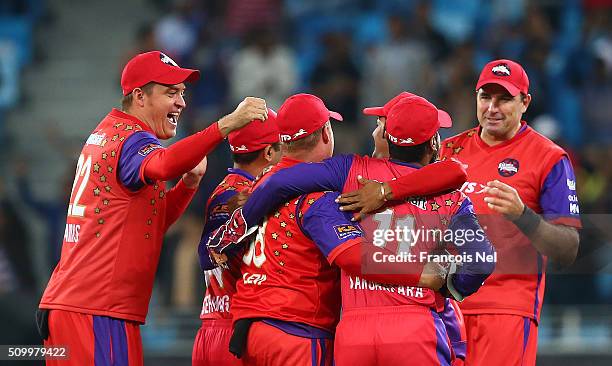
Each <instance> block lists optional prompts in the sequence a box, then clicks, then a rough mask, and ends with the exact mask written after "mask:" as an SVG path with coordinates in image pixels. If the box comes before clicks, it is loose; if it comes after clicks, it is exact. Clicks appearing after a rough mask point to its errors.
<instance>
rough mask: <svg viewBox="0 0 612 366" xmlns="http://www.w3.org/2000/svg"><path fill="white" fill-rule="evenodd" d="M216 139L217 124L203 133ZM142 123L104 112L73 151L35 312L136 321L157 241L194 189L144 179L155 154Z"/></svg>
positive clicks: (155, 144)
mask: <svg viewBox="0 0 612 366" xmlns="http://www.w3.org/2000/svg"><path fill="white" fill-rule="evenodd" d="M206 133H207V134H210V137H211V138H213V139H215V141H221V138H222V137H221V134H220V133H219V131H218V127H217V126H216V124H215V125H212V126H211V127H209V128H208V129H207V130H206ZM161 148H162V147H161V145H160V143H159V141H158V140H157V139H156V138H155V137H154V135H153V131H152V130H151V129H150V128H149V127H148V125H147V124H146V123H143V122H142V121H139V120H138V119H137V118H135V117H134V116H131V115H128V114H126V113H123V112H120V111H118V110H116V109H115V110H113V111H111V112H110V113H109V114H108V115H107V116H106V117H105V118H104V119H103V120H102V121H101V122H100V124H99V125H98V126H97V127H96V128H95V129H94V130H93V132H92V133H91V135H90V136H89V138H88V139H87V141H86V142H85V145H84V147H83V149H82V151H81V155H80V157H79V160H78V163H77V170H76V176H75V180H74V185H73V190H72V194H71V197H70V203H69V206H68V215H67V218H66V230H65V234H64V241H63V244H62V254H61V259H60V262H59V263H58V265H57V266H56V268H55V270H54V271H53V274H52V275H51V279H50V280H49V284H48V285H47V288H46V290H45V292H44V294H43V297H42V299H41V302H40V307H41V308H46V309H62V310H67V311H73V312H79V313H85V314H93V315H104V316H109V317H114V318H119V319H126V320H133V321H137V322H141V323H144V321H145V317H146V314H147V310H148V304H149V300H150V298H151V292H152V290H153V280H154V277H155V272H156V269H157V264H158V261H159V254H160V251H161V244H162V238H163V235H164V233H165V232H166V230H167V228H168V226H170V225H171V224H172V223H173V222H174V221H175V220H176V219H177V218H178V217H179V216H180V214H181V213H182V212H183V210H184V209H185V207H186V206H187V204H188V203H189V201H190V200H191V198H192V197H193V195H194V194H195V190H194V189H189V188H187V187H186V186H185V185H184V184H183V182H182V180H181V181H179V183H177V185H176V186H175V187H174V188H172V189H171V190H170V191H166V189H165V182H163V181H148V180H147V179H145V177H144V173H143V172H144V166H145V165H146V163H147V161H148V159H150V158H151V157H153V156H155V154H156V151H160V150H161Z"/></svg>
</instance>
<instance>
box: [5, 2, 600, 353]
mask: <svg viewBox="0 0 612 366" xmlns="http://www.w3.org/2000/svg"><path fill="white" fill-rule="evenodd" d="M611 15H612V1H610V0H582V1H581V0H564V1H562V0H557V1H555V0H535V1H527V0H511V1H508V0H490V1H486V0H462V1H455V0H432V1H420V0H376V1H374V0H353V1H350V0H309V1H303V0H284V1H281V0H227V1H219V0H217V1H214V0H207V1H204V0H201V1H197V0H133V1H121V0H107V1H104V2H98V1H94V0H82V1H77V0H1V1H0V142H1V143H2V148H3V151H2V154H1V157H0V168H1V169H2V171H3V174H2V176H0V318H3V319H4V320H3V321H2V323H3V326H2V331H1V332H0V344H18V343H24V344H26V343H36V342H37V340H36V337H35V335H33V332H34V329H33V328H32V326H33V309H34V308H35V306H36V304H37V301H38V300H39V297H40V294H41V293H42V289H43V288H44V286H45V285H46V282H47V280H48V277H49V274H50V272H51V271H52V269H53V267H54V266H55V263H56V262H57V260H58V257H59V250H60V249H59V247H60V245H61V239H62V235H63V230H64V223H65V222H64V221H65V211H66V206H67V203H66V202H67V199H68V195H69V192H70V190H71V186H72V179H73V174H74V164H75V161H76V158H77V157H78V154H79V151H80V148H81V145H82V143H83V141H84V140H85V138H86V136H87V134H88V132H89V131H90V130H91V129H92V128H93V127H95V126H96V125H97V123H98V122H99V120H100V119H101V118H102V117H103V116H104V115H105V114H106V113H107V112H108V111H109V110H110V108H112V107H117V106H118V105H119V100H120V96H121V93H120V87H119V78H120V72H121V69H122V67H123V65H124V64H125V62H126V61H127V60H128V59H129V58H131V57H132V56H134V55H135V54H137V53H140V52H143V51H148V50H153V49H159V50H162V51H163V52H165V53H167V54H168V55H170V56H171V57H172V58H173V59H174V60H175V61H176V62H177V63H179V64H180V65H181V66H183V67H192V68H197V69H199V70H201V72H202V78H201V80H200V81H199V82H198V83H197V84H195V85H193V86H190V88H189V90H188V107H187V109H186V110H185V112H184V113H183V115H182V117H181V120H180V121H179V130H180V135H181V136H185V135H187V134H190V133H192V132H195V131H198V130H200V129H202V128H204V127H206V126H207V125H209V124H210V123H212V122H214V121H216V120H217V119H218V118H219V117H221V116H223V115H224V114H227V113H229V112H231V111H232V110H233V109H234V108H235V106H236V104H237V103H238V102H239V101H240V100H242V99H243V98H244V97H245V96H258V97H262V98H265V99H266V101H267V102H268V105H269V106H270V107H272V108H273V109H278V107H279V106H280V105H281V104H282V102H283V101H284V99H285V98H286V97H288V96H289V95H291V94H293V93H296V92H310V93H313V94H316V95H318V96H320V97H321V98H322V99H323V100H324V101H325V103H326V104H327V106H328V107H329V108H330V109H333V110H335V111H338V112H340V113H341V114H342V115H343V116H344V118H345V121H344V122H343V123H339V124H335V125H334V129H335V131H336V139H337V142H336V152H340V153H342V152H357V153H363V154H367V153H369V152H371V150H372V142H371V131H372V130H373V128H374V127H375V120H374V119H372V118H365V116H363V115H362V114H361V109H362V108H363V107H366V106H374V105H381V104H382V103H384V102H385V101H387V100H388V99H389V98H391V97H392V96H394V95H396V94H397V93H398V92H400V91H403V90H406V91H410V92H413V93H417V94H420V95H422V96H425V97H426V98H428V99H429V100H431V101H432V102H434V103H435V104H437V106H438V107H440V108H442V109H445V110H446V111H448V112H449V113H450V115H451V116H452V118H453V121H454V126H453V128H452V131H447V132H445V136H449V135H452V134H455V133H458V132H461V131H463V130H465V129H468V128H471V127H473V126H475V124H476V123H477V121H476V117H475V91H474V86H475V83H476V80H477V78H478V73H479V71H480V69H481V68H482V66H483V65H484V64H485V63H486V62H487V61H490V60H491V59H494V58H510V59H513V60H516V61H518V62H520V63H521V64H522V65H523V66H524V68H525V70H526V71H527V74H528V75H529V79H530V83H531V84H530V93H531V94H532V96H533V102H532V103H531V106H530V107H529V110H528V111H527V113H526V115H525V116H524V117H525V119H526V120H527V121H528V123H529V124H530V125H531V126H532V127H534V128H535V129H537V130H538V131H540V132H541V133H543V134H545V135H546V136H548V137H549V138H551V139H552V140H554V141H556V142H557V143H558V144H559V145H561V146H562V147H564V148H565V149H566V150H567V151H568V152H569V154H570V155H571V159H572V163H573V165H574V169H575V171H576V173H577V184H578V192H579V194H578V196H579V200H580V209H581V213H582V214H583V221H584V222H583V223H584V226H585V230H583V232H582V234H581V237H582V238H581V248H580V253H579V259H578V261H577V263H576V264H575V265H574V266H573V267H572V268H570V269H568V270H565V271H563V272H559V271H556V272H555V269H554V268H551V272H555V274H551V275H550V276H549V278H548V282H547V289H546V301H545V309H544V311H543V319H542V324H541V326H540V345H541V346H540V354H541V355H543V356H542V357H540V360H547V358H546V357H554V356H553V355H555V354H562V355H565V356H564V360H565V362H568V360H570V361H571V360H572V357H571V356H572V355H573V356H574V357H577V359H578V360H583V359H584V358H583V357H586V356H585V355H586V354H590V355H591V357H595V356H593V355H604V356H605V357H608V356H609V355H610V354H611V352H612V347H610V346H612V329H611V328H612V309H611V308H610V304H611V303H612V275H610V273H611V271H610V265H609V263H610V260H611V259H612V258H611V255H610V252H611V251H610V245H611V243H612V239H611V235H610V232H609V228H610V224H611V223H612V220H611V219H610V218H611V217H612V216H610V212H611V211H612V194H611V191H612V189H611V188H612V164H610V161H611V160H612V17H611ZM179 138H180V136H179ZM534 158H535V159H537V157H534ZM208 162H209V164H208V172H207V175H206V177H205V180H204V182H203V184H202V187H201V189H200V191H199V193H198V196H197V198H196V199H195V200H194V202H193V203H192V205H191V206H190V208H189V212H188V213H187V214H186V215H185V216H184V217H183V218H182V219H181V220H180V221H179V222H178V223H177V224H176V225H174V227H173V228H172V230H171V233H170V234H169V235H168V237H167V240H166V245H165V247H164V251H163V255H162V259H161V261H160V267H159V271H158V278H157V286H156V290H155V292H154V298H153V301H152V303H151V311H150V316H149V319H148V324H147V326H145V327H143V339H144V343H145V354H146V350H150V353H149V354H156V353H155V352H156V351H157V353H158V354H162V353H163V354H164V355H166V356H168V355H172V354H176V355H177V356H176V357H178V358H181V357H182V358H183V359H182V361H185V360H187V359H188V357H189V356H190V354H189V353H187V354H185V352H189V350H190V347H191V342H192V341H193V336H194V335H195V329H196V328H197V327H198V314H199V306H200V304H201V300H202V293H203V289H202V285H203V278H202V276H201V274H200V273H199V270H198V266H197V259H196V246H197V243H198V241H199V237H200V233H201V228H202V212H203V210H204V204H205V201H206V199H207V197H208V194H209V193H210V192H211V191H212V189H213V188H214V187H215V186H216V185H217V184H218V182H219V181H220V180H221V178H222V177H223V176H224V175H225V173H226V168H227V167H229V166H231V161H230V158H229V151H228V148H227V146H226V145H225V144H224V145H221V146H220V147H219V148H218V149H217V150H216V151H215V152H214V153H213V154H212V155H211V156H210V157H209V160H208ZM606 267H607V268H606ZM4 324H6V326H5V325H4ZM181 355H182V356H181ZM568 355H569V356H568ZM151 362H153V361H151ZM177 362H178V361H177ZM543 362H544V361H543ZM551 362H552V361H551ZM559 362H561V361H558V362H557V361H556V362H554V363H553V364H562V363H559ZM177 364H178V363H177Z"/></svg>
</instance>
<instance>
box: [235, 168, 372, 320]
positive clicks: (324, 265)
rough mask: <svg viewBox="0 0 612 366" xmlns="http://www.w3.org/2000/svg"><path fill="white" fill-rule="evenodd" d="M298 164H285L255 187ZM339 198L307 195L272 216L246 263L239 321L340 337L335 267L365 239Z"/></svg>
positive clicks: (238, 305) (238, 306)
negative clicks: (291, 325) (296, 326)
mask: <svg viewBox="0 0 612 366" xmlns="http://www.w3.org/2000/svg"><path fill="white" fill-rule="evenodd" d="M298 162H299V161H297V160H294V159H290V158H287V157H285V158H283V159H282V160H281V161H280V162H279V163H278V164H277V165H276V166H274V167H273V168H272V169H271V170H269V171H267V172H266V173H265V175H264V176H263V177H262V179H261V180H260V181H258V182H257V183H256V185H255V187H257V186H258V185H260V184H261V183H262V182H265V181H266V179H267V178H269V177H270V175H271V173H274V172H276V171H278V170H280V169H282V168H286V167H289V166H292V165H294V164H296V163H298ZM336 196H337V194H336ZM336 196H330V195H329V194H326V193H312V194H308V195H304V196H301V197H300V198H298V199H293V200H291V201H290V202H286V203H285V204H284V205H283V206H281V207H280V208H279V209H278V210H277V211H276V212H274V213H273V214H271V215H269V216H267V218H266V219H265V221H264V223H263V224H262V225H261V226H260V227H259V230H258V232H257V235H256V238H255V239H254V240H252V241H251V243H250V246H249V247H248V248H247V249H246V252H245V254H244V256H243V258H242V261H243V263H242V267H241V272H242V280H239V281H238V283H237V293H236V295H235V296H234V298H233V301H232V313H233V315H234V320H238V319H242V318H272V319H277V320H281V321H285V322H296V323H303V324H307V325H309V326H313V327H316V328H319V329H323V330H325V331H328V332H333V331H334V329H335V326H336V324H337V322H338V319H339V316H340V289H339V272H338V269H337V268H335V267H333V266H331V265H330V263H332V262H333V260H334V258H335V257H336V256H337V255H338V254H339V253H341V252H342V250H344V249H346V248H348V247H350V246H351V245H355V244H357V243H359V242H360V240H361V239H360V237H361V235H362V233H361V230H359V228H358V227H356V226H354V225H351V222H350V217H349V216H348V215H346V214H343V213H341V212H340V211H339V210H338V206H337V204H335V203H334V201H333V200H334V198H335V197H336ZM315 212H319V213H321V214H320V215H315ZM311 216H312V218H311ZM315 216H316V217H315ZM337 217H340V219H339V220H338V219H337Z"/></svg>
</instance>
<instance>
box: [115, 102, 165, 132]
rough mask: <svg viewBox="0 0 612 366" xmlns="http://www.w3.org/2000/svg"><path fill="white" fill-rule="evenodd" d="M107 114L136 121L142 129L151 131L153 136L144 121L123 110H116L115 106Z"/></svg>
mask: <svg viewBox="0 0 612 366" xmlns="http://www.w3.org/2000/svg"><path fill="white" fill-rule="evenodd" d="M109 114H110V115H111V116H113V117H117V118H122V119H129V120H130V121H132V122H134V123H138V125H139V126H140V127H141V128H142V130H143V131H147V132H151V133H152V134H153V135H154V136H155V133H154V132H153V130H152V129H151V127H149V125H148V124H146V123H145V122H143V121H141V120H139V119H138V118H136V117H134V116H132V115H131V114H127V113H125V112H122V111H120V110H118V109H117V108H113V110H112V111H111V112H110V113H109Z"/></svg>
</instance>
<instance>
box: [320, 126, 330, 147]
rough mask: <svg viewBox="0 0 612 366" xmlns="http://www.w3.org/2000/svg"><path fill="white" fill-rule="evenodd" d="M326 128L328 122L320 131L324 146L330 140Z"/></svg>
mask: <svg viewBox="0 0 612 366" xmlns="http://www.w3.org/2000/svg"><path fill="white" fill-rule="evenodd" d="M328 126H329V122H327V123H326V124H325V125H324V126H323V130H322V131H321V137H322V138H323V142H324V143H325V144H329V141H330V140H331V136H330V134H329V131H328V130H327V128H328Z"/></svg>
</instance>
